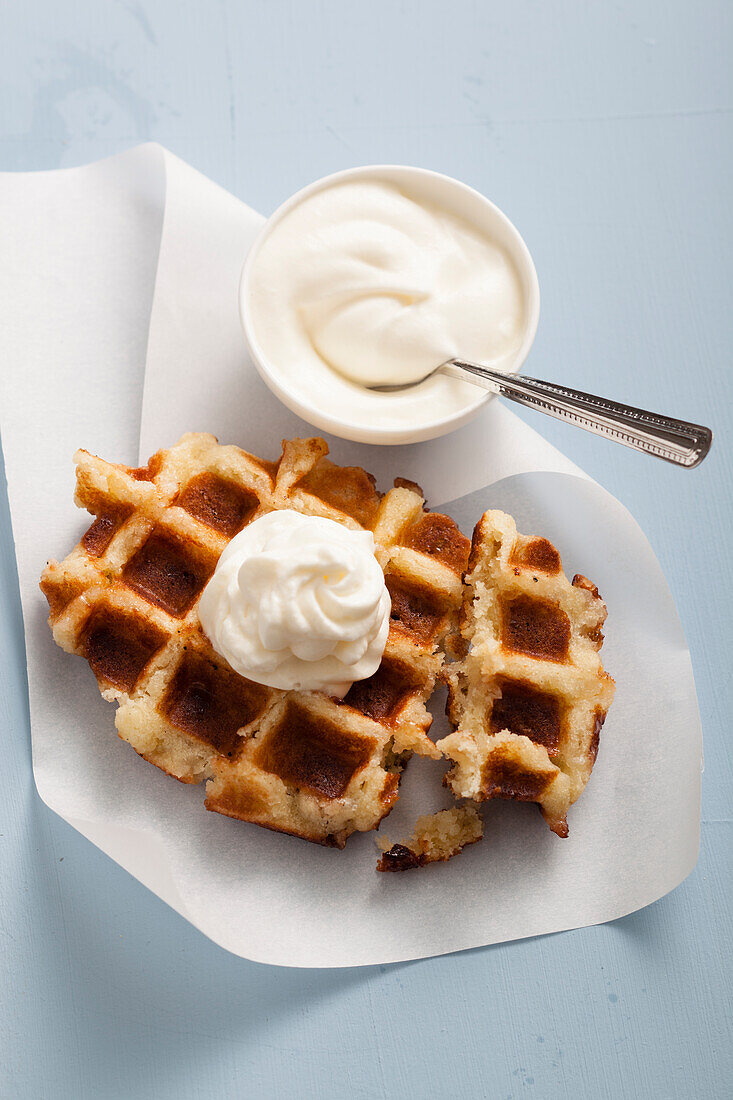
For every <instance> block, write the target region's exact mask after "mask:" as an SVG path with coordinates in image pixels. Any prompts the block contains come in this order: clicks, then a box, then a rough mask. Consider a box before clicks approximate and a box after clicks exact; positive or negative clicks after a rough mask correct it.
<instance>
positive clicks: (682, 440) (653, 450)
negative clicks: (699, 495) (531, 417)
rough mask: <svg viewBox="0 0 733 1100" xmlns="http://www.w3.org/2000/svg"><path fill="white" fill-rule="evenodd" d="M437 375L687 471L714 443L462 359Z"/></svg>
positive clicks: (577, 393)
mask: <svg viewBox="0 0 733 1100" xmlns="http://www.w3.org/2000/svg"><path fill="white" fill-rule="evenodd" d="M440 373H441V374H447V375H449V376H450V377H452V378H460V379H462V380H463V381H465V382H473V383H474V384H475V385H477V386H483V387H484V389H487V390H492V391H493V392H494V393H498V394H499V395H500V396H501V397H508V398H510V400H512V401H516V402H517V403H518V404H520V405H527V406H528V407H529V408H532V409H539V410H540V412H544V413H547V415H548V416H554V417H555V419H556V420H567V421H568V422H569V423H570V424H576V425H577V426H578V427H579V428H585V430H586V431H588V432H594V433H595V434H596V435H602V436H605V438H606V439H613V440H615V441H616V443H623V444H624V445H625V446H626V447H632V448H633V449H634V450H637V451H644V452H646V454H651V455H656V457H657V458H663V459H665V460H666V461H667V462H673V463H675V464H676V465H677V466H685V467H686V468H687V469H692V468H693V466H698V465H699V464H700V463H701V462H702V460H703V459H704V458H705V456H706V455H707V453H708V451H709V450H710V446H711V444H712V442H713V433H712V432H711V431H710V428H705V427H703V425H702V424H690V423H688V422H687V421H686V420H674V419H672V418H671V417H669V416H659V415H658V414H657V413H652V412H647V411H646V410H645V409H635V408H634V407H633V406H632V405H622V404H621V403H620V402H618V401H609V400H608V399H607V398H605V397H596V396H595V395H594V394H591V393H583V392H582V391H581V390H571V389H568V387H567V386H557V385H555V383H554V382H541V381H540V380H539V379H537V378H527V377H522V376H521V375H513V374H502V373H501V372H500V371H495V370H492V369H491V368H490V367H483V366H480V365H479V364H478V363H467V362H466V361H465V360H463V359H450V360H449V361H448V362H447V363H444V364H443V366H442V367H441V368H440ZM467 375H468V377H467Z"/></svg>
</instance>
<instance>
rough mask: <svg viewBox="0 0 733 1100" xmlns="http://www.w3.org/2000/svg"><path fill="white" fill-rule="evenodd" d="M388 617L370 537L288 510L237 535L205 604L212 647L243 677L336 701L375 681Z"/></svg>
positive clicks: (221, 561) (203, 621)
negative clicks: (358, 682) (357, 683)
mask: <svg viewBox="0 0 733 1100" xmlns="http://www.w3.org/2000/svg"><path fill="white" fill-rule="evenodd" d="M389 614H390V598H389V593H388V591H387V587H386V585H385V583H384V574H383V573H382V570H381V568H380V566H379V563H378V561H377V559H376V558H375V556H374V539H373V537H372V534H371V532H370V531H352V530H350V529H349V528H348V527H344V526H342V525H341V524H340V523H336V522H335V521H334V520H330V519H322V518H321V517H318V516H304V515H301V514H300V513H299V512H293V511H291V510H289V509H283V510H282V511H276V512H270V513H268V514H267V515H265V516H261V517H260V518H259V519H256V520H255V521H254V522H253V523H250V524H249V526H247V527H245V528H244V530H242V531H240V532H239V534H238V535H235V537H234V538H233V539H232V541H231V542H230V543H229V545H228V546H227V547H226V549H225V550H224V553H223V554H222V555H221V557H220V559H219V562H218V564H217V566H216V569H215V570H214V574H213V576H212V577H211V580H210V581H209V583H208V584H207V586H206V588H205V589H204V591H203V594H202V596H201V600H200V603H199V617H200V619H201V625H202V626H203V628H204V631H205V633H206V634H207V636H208V638H209V640H210V641H211V644H212V645H213V646H214V649H216V651H217V652H218V653H220V654H221V655H222V656H223V657H224V658H226V660H227V661H228V662H229V664H230V665H231V666H232V668H233V669H235V670H236V671H237V672H239V673H240V674H241V675H242V676H246V677H247V678H248V679H250V680H255V681H256V682H257V683H260V684H267V685H268V686H269V687H275V688H283V689H286V690H295V689H302V690H305V691H325V692H327V693H328V694H329V695H336V696H343V695H345V694H346V692H347V691H348V689H349V688H350V686H351V684H352V683H353V682H354V681H355V680H365V679H366V678H367V677H368V676H371V675H372V674H373V673H374V672H376V670H377V668H378V667H379V663H380V661H381V659H382V654H383V653H384V647H385V645H386V642H387V634H388V632H389Z"/></svg>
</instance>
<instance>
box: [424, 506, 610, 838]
mask: <svg viewBox="0 0 733 1100" xmlns="http://www.w3.org/2000/svg"><path fill="white" fill-rule="evenodd" d="M605 618H606V605H605V604H604V602H603V600H602V599H601V597H600V596H599V594H598V589H597V588H595V586H594V585H592V584H591V582H590V581H588V580H587V579H586V578H585V577H582V576H580V575H577V576H575V577H574V578H573V581H572V584H571V583H570V581H569V580H568V579H567V577H566V576H565V574H564V573H563V571H562V563H561V561H560V555H559V554H558V552H557V550H556V549H555V547H554V546H553V545H552V544H551V543H550V542H548V541H547V539H543V538H526V537H524V536H523V535H520V534H518V533H517V528H516V524H515V523H514V520H513V519H512V518H511V516H508V515H506V514H505V513H504V512H499V511H489V512H486V513H485V515H484V516H483V517H482V519H481V520H480V521H479V523H478V524H477V526H476V529H475V531H474V535H473V544H472V548H471V558H470V561H469V566H468V572H467V574H466V577H465V596H464V605H463V609H462V613H461V633H462V636H463V643H464V644H463V648H464V654H463V656H462V658H461V659H460V660H458V661H456V662H454V663H453V664H451V665H449V666H447V667H446V668H445V669H444V671H443V674H442V675H443V678H444V679H445V681H446V683H447V685H448V703H447V708H446V709H447V714H448V717H449V719H450V722H451V725H452V727H453V730H454V732H453V733H451V734H449V735H448V736H447V737H445V738H443V739H442V740H441V741H439V742H438V748H440V749H441V750H442V751H443V752H444V753H445V755H446V756H447V757H448V758H449V759H450V760H452V761H453V764H452V767H451V768H450V770H449V771H448V773H447V774H446V777H445V782H446V784H447V785H448V786H449V787H450V789H451V790H452V791H453V793H454V794H455V795H456V796H457V797H461V798H471V799H474V800H476V801H479V802H480V801H484V800H486V799H490V798H505V799H517V800H519V801H523V802H536V803H538V804H539V806H540V809H541V811H542V814H543V816H544V818H545V820H546V821H547V823H548V825H549V826H550V828H551V829H552V830H553V832H555V833H557V835H558V836H562V837H565V836H567V835H568V826H567V816H566V815H567V811H568V809H569V807H570V806H571V805H572V804H573V802H575V800H576V799H577V798H578V796H579V795H580V793H581V792H582V790H583V788H584V787H585V784H586V783H587V782H588V779H589V777H590V773H591V770H592V768H593V764H594V762H595V758H596V753H597V751H598V741H599V735H600V731H601V727H602V725H603V721H604V719H605V717H606V712H607V710H608V708H609V706H610V705H611V702H612V700H613V693H614V682H613V680H612V679H611V677H610V676H608V675H607V674H606V673H605V672H604V671H603V666H602V664H601V660H600V656H599V652H598V651H599V650H600V648H601V645H602V644H603V635H602V633H601V627H602V626H603V623H604V621H605Z"/></svg>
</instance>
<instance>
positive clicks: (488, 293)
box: [240, 167, 539, 443]
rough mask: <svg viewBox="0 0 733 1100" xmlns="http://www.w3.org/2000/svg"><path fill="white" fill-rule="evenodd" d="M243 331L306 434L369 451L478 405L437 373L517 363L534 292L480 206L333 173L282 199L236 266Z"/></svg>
mask: <svg viewBox="0 0 733 1100" xmlns="http://www.w3.org/2000/svg"><path fill="white" fill-rule="evenodd" d="M240 305H241V312H242V320H243V324H244V330H245V335H246V337H247V341H248V344H249V347H250V350H251V352H252V355H253V357H254V360H255V362H256V364H257V367H258V369H259V371H260V373H261V374H262V376H263V377H264V379H265V381H266V382H267V384H268V385H269V386H270V388H271V389H272V390H273V391H274V392H275V393H276V394H277V395H278V396H279V397H280V398H281V400H283V401H284V403H285V404H286V405H288V406H289V407H290V408H291V409H293V411H295V412H297V413H299V414H300V415H301V416H303V417H304V418H305V419H306V420H308V421H309V422H310V423H312V424H315V425H316V426H317V427H319V428H322V429H325V430H326V431H331V432H333V433H334V434H336V435H341V436H344V437H346V438H350V439H356V440H361V441H365V442H377V443H398V442H408V441H416V440H419V439H428V438H431V437H432V436H435V435H439V434H442V433H443V432H445V431H449V430H450V429H452V428H454V427H457V426H458V425H459V424H461V423H464V422H465V421H466V420H467V419H469V418H470V417H471V416H472V415H474V414H475V412H477V411H478V409H479V408H480V407H481V405H483V404H484V403H485V402H486V400H487V399H489V398H490V395H489V394H487V393H486V392H485V391H481V390H479V389H477V388H476V387H475V386H473V385H471V384H470V383H468V382H464V381H460V380H457V379H453V378H447V377H445V376H436V377H433V378H430V379H427V380H426V381H425V382H423V383H421V384H420V385H418V386H415V387H414V388H411V389H410V390H409V391H406V392H405V393H380V392H375V391H374V390H372V389H370V387H373V386H380V385H398V384H403V383H412V382H416V381H418V380H419V379H420V378H423V377H424V376H425V375H427V374H429V373H430V372H431V371H432V370H433V369H434V368H435V367H437V366H439V365H440V363H442V362H444V361H445V360H446V359H450V358H452V357H455V356H459V357H462V358H466V359H471V360H474V361H476V362H480V363H483V364H485V365H487V366H491V367H494V368H495V369H497V370H501V371H507V372H510V371H515V370H517V369H518V368H519V366H520V365H521V363H522V361H523V360H524V358H525V356H526V354H527V352H528V350H529V347H530V345H531V342H532V339H533V337H534V332H535V329H536V325H537V315H538V311H539V292H538V288H537V278H536V274H535V271H534V266H533V264H532V261H531V258H530V256H529V253H528V251H527V249H526V246H525V245H524V243H523V241H522V239H521V237H520V236H519V234H518V233H517V231H516V230H515V229H514V227H513V226H512V225H511V223H510V222H509V221H508V220H507V219H506V218H505V217H504V215H503V214H501V212H500V211H499V210H497V208H496V207H494V206H493V205H492V204H491V203H490V202H489V201H488V200H487V199H485V198H483V196H481V195H479V194H478V193H477V192H475V191H472V190H471V189H470V188H468V187H466V186H465V185H463V184H460V183H458V182H457V181H456V180H451V179H449V178H448V177H445V176H439V175H437V174H436V173H433V172H427V171H425V170H422V169H415V168H388V167H375V168H362V169H354V170H351V171H347V172H342V173H338V174H337V175H336V176H332V177H328V178H327V179H325V180H322V181H320V182H319V183H317V184H313V185H312V186H311V187H308V188H306V189H305V190H304V191H302V192H300V193H299V194H298V195H296V196H294V197H293V198H292V199H290V200H289V201H288V202H287V203H285V205H284V206H282V207H281V208H280V210H278V211H277V212H276V213H275V214H274V215H273V217H272V218H271V219H270V220H269V221H268V223H267V224H266V226H265V228H264V230H263V231H262V234H261V235H260V237H259V238H258V240H257V242H256V243H255V245H254V247H253V249H252V252H251V253H250V256H249V258H248V260H247V263H246V265H245V269H244V272H243V277H242V285H241V290H240Z"/></svg>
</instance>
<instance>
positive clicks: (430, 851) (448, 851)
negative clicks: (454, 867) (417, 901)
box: [377, 806, 484, 871]
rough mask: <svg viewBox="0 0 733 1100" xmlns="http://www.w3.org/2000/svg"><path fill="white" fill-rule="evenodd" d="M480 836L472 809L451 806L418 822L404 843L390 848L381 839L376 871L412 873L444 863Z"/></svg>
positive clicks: (480, 823)
mask: <svg viewBox="0 0 733 1100" xmlns="http://www.w3.org/2000/svg"><path fill="white" fill-rule="evenodd" d="M483 835H484V829H483V822H482V821H481V817H480V815H479V813H478V811H477V810H476V808H475V806H453V807H452V808H451V809H450V810H439V811H438V813H435V814H425V815H424V816H423V817H419V818H418V819H417V821H416V822H415V828H414V830H413V833H412V836H411V837H409V838H408V839H407V840H403V841H401V842H400V843H399V844H392V843H391V842H390V841H389V840H387V839H386V838H380V841H379V846H380V848H381V849H382V855H381V857H380V859H379V862H378V863H377V870H378V871H411V870H412V869H413V868H414V867H424V866H425V865H426V864H427V863H444V862H445V861H446V860H448V859H452V858H453V856H457V855H458V853H459V852H462V851H463V849H464V848H465V847H466V846H467V845H468V844H475V843H476V841H478V840H481V837H482V836H483Z"/></svg>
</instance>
